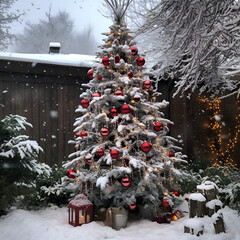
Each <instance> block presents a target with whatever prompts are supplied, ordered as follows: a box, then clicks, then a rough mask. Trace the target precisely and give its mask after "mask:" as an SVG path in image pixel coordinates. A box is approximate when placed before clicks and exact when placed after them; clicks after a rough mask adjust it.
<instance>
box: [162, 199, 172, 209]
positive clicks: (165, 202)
mask: <svg viewBox="0 0 240 240" xmlns="http://www.w3.org/2000/svg"><path fill="white" fill-rule="evenodd" d="M162 205H163V206H164V207H165V208H167V207H169V206H170V205H169V202H168V200H167V198H164V199H163V200H162Z"/></svg>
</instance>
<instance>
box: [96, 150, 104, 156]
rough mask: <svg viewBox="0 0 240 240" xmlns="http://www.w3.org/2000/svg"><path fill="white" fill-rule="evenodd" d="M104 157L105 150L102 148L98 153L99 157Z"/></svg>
mask: <svg viewBox="0 0 240 240" xmlns="http://www.w3.org/2000/svg"><path fill="white" fill-rule="evenodd" d="M103 155H104V149H103V148H100V149H99V150H98V151H97V156H99V157H101V156H103Z"/></svg>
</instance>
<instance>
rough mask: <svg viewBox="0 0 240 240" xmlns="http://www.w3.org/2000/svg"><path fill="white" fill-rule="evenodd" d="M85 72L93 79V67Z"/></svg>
mask: <svg viewBox="0 0 240 240" xmlns="http://www.w3.org/2000/svg"><path fill="white" fill-rule="evenodd" d="M87 74H88V77H89V78H90V79H93V69H90V70H89V71H88V73H87Z"/></svg>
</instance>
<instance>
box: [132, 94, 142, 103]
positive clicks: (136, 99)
mask: <svg viewBox="0 0 240 240" xmlns="http://www.w3.org/2000/svg"><path fill="white" fill-rule="evenodd" d="M140 99H141V97H140V95H138V94H136V95H134V97H133V100H134V101H135V102H138V101H139V100H140Z"/></svg>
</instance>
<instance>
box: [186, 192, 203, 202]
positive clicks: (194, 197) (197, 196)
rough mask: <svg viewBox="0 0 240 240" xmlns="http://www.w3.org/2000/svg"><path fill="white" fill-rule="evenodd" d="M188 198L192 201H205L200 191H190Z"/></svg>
mask: <svg viewBox="0 0 240 240" xmlns="http://www.w3.org/2000/svg"><path fill="white" fill-rule="evenodd" d="M189 199H191V200H194V201H198V202H205V201H206V198H205V197H204V196H203V195H202V194H201V193H192V194H191V195H190V196H189Z"/></svg>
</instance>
